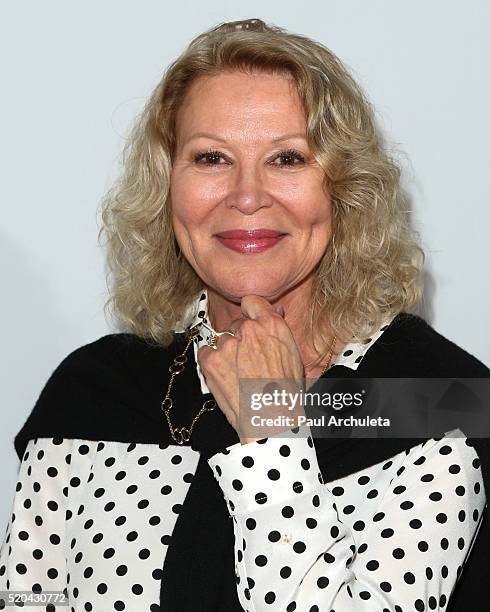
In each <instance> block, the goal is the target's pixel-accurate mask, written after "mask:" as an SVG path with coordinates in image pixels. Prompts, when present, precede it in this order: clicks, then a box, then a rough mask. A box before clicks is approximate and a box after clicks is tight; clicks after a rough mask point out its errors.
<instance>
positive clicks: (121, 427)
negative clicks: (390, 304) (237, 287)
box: [14, 313, 490, 612]
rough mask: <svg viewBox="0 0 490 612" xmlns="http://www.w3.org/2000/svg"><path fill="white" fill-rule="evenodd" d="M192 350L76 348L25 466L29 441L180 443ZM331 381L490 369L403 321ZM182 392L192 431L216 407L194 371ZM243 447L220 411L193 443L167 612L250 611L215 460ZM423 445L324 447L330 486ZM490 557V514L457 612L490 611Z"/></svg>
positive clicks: (117, 343) (486, 467) (484, 448)
mask: <svg viewBox="0 0 490 612" xmlns="http://www.w3.org/2000/svg"><path fill="white" fill-rule="evenodd" d="M184 343H185V337H184V334H175V339H174V341H173V343H172V344H171V345H170V346H169V347H168V348H166V349H164V348H162V347H160V346H158V345H156V344H155V343H153V342H150V341H149V340H148V339H143V338H139V337H137V336H135V335H132V334H123V333H119V334H117V333H116V334H109V335H106V336H103V337H102V338H99V339H98V340H96V341H94V342H92V343H90V344H87V345H85V346H82V347H80V348H78V349H76V350H74V351H73V352H72V353H70V354H69V355H68V356H67V357H66V358H65V359H64V360H63V361H62V362H61V363H60V365H59V366H58V367H57V368H56V369H55V371H54V372H53V374H52V376H51V377H50V378H49V380H48V381H47V383H46V385H45V387H44V388H43V390H42V392H41V394H40V396H39V398H38V400H37V402H36V404H35V406H34V408H33V410H32V412H31V414H30V415H29V416H28V418H27V420H26V421H25V423H24V425H23V427H22V428H21V430H20V431H19V432H18V434H17V435H16V437H15V441H14V443H15V449H16V452H17V454H18V456H19V459H21V458H22V456H23V453H24V450H25V447H26V445H27V442H28V440H29V439H31V438H36V437H55V436H58V437H65V438H85V439H88V440H114V441H120V442H140V443H161V442H170V443H171V444H172V443H173V441H172V439H171V437H170V436H169V432H168V428H167V426H166V424H165V421H164V416H163V413H162V412H161V408H160V403H161V401H162V397H163V393H164V392H165V390H166V388H167V383H168V380H169V377H170V374H169V372H168V367H169V365H170V363H172V359H173V357H174V356H175V355H176V354H178V353H179V352H181V351H182V349H183V346H184ZM191 366H192V358H191ZM323 377H324V378H336V377H339V378H340V377H342V378H356V377H357V378H370V377H378V378H390V377H395V378H402V377H405V378H412V377H413V378H418V377H428V378H444V377H454V378H464V377H468V378H477V377H484V378H489V377H490V370H489V369H488V368H487V367H486V366H485V365H484V364H483V363H481V362H480V361H479V360H478V359H476V358H475V357H474V356H472V355H470V354H469V353H468V352H466V351H465V350H463V349H462V348H460V347H458V346H457V345H456V344H455V343H453V342H451V341H450V340H448V339H447V338H445V337H444V336H442V335H441V334H439V333H438V332H437V331H435V330H434V329H433V328H432V327H431V326H430V325H428V324H427V323H426V322H425V321H424V320H423V319H421V318H420V317H418V316H416V315H411V314H407V313H400V314H399V315H397V316H396V317H395V319H394V320H393V322H392V323H391V324H390V325H389V327H388V328H387V329H386V330H385V331H384V332H383V334H382V336H381V337H380V338H378V340H377V341H376V342H375V343H374V344H373V345H372V346H371V347H370V349H369V350H368V351H367V352H366V354H365V357H364V359H363V360H362V362H361V363H360V364H359V366H358V368H357V370H352V369H350V368H347V367H345V366H341V365H336V366H333V367H332V368H330V369H329V370H328V372H326V373H325V374H324V375H323ZM173 392H174V397H175V401H176V404H177V405H179V411H180V414H181V422H188V421H190V420H191V418H192V416H194V414H195V412H196V410H197V407H199V406H201V405H202V402H203V399H206V396H209V397H211V394H206V395H205V396H204V397H203V395H202V393H201V389H200V385H199V380H198V377H197V372H196V369H195V366H193V367H187V368H186V369H185V370H184V372H183V373H182V374H181V375H179V378H178V381H177V382H176V383H175V384H174V388H173ZM67 406H70V410H69V411H67ZM180 407H182V409H181V408H180ZM186 411H187V413H186ZM463 431H464V429H463ZM238 440H239V439H238V436H237V434H236V432H235V431H234V430H233V429H232V428H231V426H230V425H229V424H228V422H227V421H226V419H225V418H224V416H223V414H222V413H221V411H219V410H215V411H213V412H210V413H208V414H207V415H206V418H205V419H199V420H198V421H197V423H196V427H195V429H194V432H193V435H192V438H191V444H192V446H193V448H195V449H196V450H198V451H199V452H200V453H201V459H200V461H199V463H198V467H197V470H196V474H195V476H194V478H193V480H192V483H191V486H190V488H189V491H188V494H187V497H186V500H185V503H184V506H183V510H182V511H181V513H180V514H179V517H178V519H177V523H176V525H175V528H174V532H173V534H172V545H171V546H170V547H169V549H168V551H167V555H166V558H165V563H164V568H163V569H164V571H163V575H164V582H163V581H162V585H161V607H162V610H165V612H177V611H178V612H184V611H185V612H218V611H219V612H232V611H235V610H236V611H239V610H242V608H241V606H240V604H239V603H238V598H237V594H236V582H235V574H234V559H233V528H232V525H231V521H230V520H229V515H228V511H227V508H226V505H225V501H224V499H223V495H222V493H221V490H220V489H219V487H218V485H217V483H216V481H215V479H214V477H213V475H212V473H211V470H210V469H209V466H208V464H207V461H206V459H207V458H208V457H210V456H211V455H213V454H214V453H215V452H217V451H220V450H223V449H224V448H225V447H227V446H230V445H231V444H234V443H236V442H238ZM423 441H424V438H397V439H369V438H333V439H332V438H315V440H314V442H315V447H316V451H317V455H318V461H319V465H320V469H321V471H322V474H323V477H324V481H325V482H327V483H328V482H329V481H331V480H335V479H338V478H341V477H343V476H346V475H348V474H350V473H352V472H355V471H358V470H361V469H364V468H366V467H369V466H370V465H373V464H375V463H379V462H381V461H383V460H385V459H387V458H389V457H392V456H393V455H395V454H397V453H399V452H401V451H403V450H406V449H408V448H411V447H413V446H415V445H417V444H420V443H421V442H423ZM469 441H470V443H471V444H472V445H473V446H474V447H475V450H476V452H477V453H478V456H479V457H480V460H481V469H482V474H483V479H484V487H485V493H486V496H487V500H488V498H489V496H490V443H489V440H488V439H486V438H470V440H469ZM489 550H490V524H489V519H488V508H487V506H486V507H485V510H484V517H483V521H482V525H481V528H480V532H479V534H478V537H477V539H476V542H475V544H474V547H473V549H472V551H471V553H470V556H469V558H468V560H467V562H466V564H465V566H464V567H463V571H462V572H461V575H460V577H459V580H458V582H457V584H456V587H455V590H454V592H453V594H452V596H451V598H450V600H449V603H448V607H447V611H448V612H462V611H463V610H464V612H467V610H472V609H480V607H482V606H484V604H485V603H487V604H488V602H490V580H488V572H489V563H488V556H489Z"/></svg>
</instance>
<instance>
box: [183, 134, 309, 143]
mask: <svg viewBox="0 0 490 612" xmlns="http://www.w3.org/2000/svg"><path fill="white" fill-rule="evenodd" d="M195 138H211V139H212V140H218V141H219V142H226V139H225V138H220V137H219V136H217V135H216V134H210V133H209V132H196V133H195V134H192V136H190V137H189V138H188V139H187V142H189V141H190V140H194V139H195ZM290 138H303V140H306V134H304V133H303V132H295V133H294V134H284V135H283V136H278V137H277V138H273V139H272V140H271V142H280V141H281V140H289V139H290Z"/></svg>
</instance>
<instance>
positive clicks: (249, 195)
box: [226, 163, 272, 215]
mask: <svg viewBox="0 0 490 612" xmlns="http://www.w3.org/2000/svg"><path fill="white" fill-rule="evenodd" d="M271 204H272V198H271V196H270V194H268V193H267V190H266V184H265V179H264V176H263V175H262V173H261V171H260V168H258V167H257V166H256V165H255V164H253V163H249V164H241V165H240V167H239V168H237V171H236V173H234V175H233V178H232V182H231V185H230V190H229V193H228V194H227V196H226V206H227V207H228V208H236V209H237V210H238V211H240V212H241V213H243V214H244V215H253V214H254V213H255V212H256V211H257V210H259V209H260V208H263V207H269V206H271Z"/></svg>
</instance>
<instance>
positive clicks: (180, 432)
mask: <svg viewBox="0 0 490 612" xmlns="http://www.w3.org/2000/svg"><path fill="white" fill-rule="evenodd" d="M173 437H174V440H175V441H176V442H177V444H180V445H182V444H184V442H189V440H190V438H191V432H190V430H189V428H188V427H174V436H173Z"/></svg>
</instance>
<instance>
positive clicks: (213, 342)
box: [207, 330, 236, 351]
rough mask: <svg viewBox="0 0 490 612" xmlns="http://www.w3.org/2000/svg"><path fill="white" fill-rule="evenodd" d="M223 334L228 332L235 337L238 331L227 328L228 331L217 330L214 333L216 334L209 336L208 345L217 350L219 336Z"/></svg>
mask: <svg viewBox="0 0 490 612" xmlns="http://www.w3.org/2000/svg"><path fill="white" fill-rule="evenodd" d="M223 334H228V335H230V336H233V337H235V336H236V332H234V331H232V330H227V331H222V332H216V333H215V334H214V336H211V338H209V340H208V342H207V345H208V346H210V347H211V348H212V349H214V350H215V351H217V350H218V345H217V343H218V338H219V337H220V336H222V335H223Z"/></svg>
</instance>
